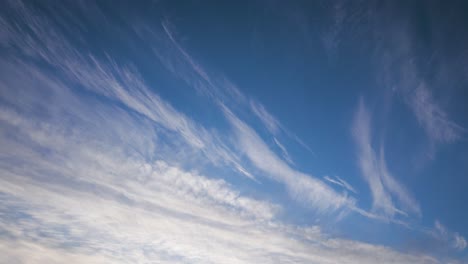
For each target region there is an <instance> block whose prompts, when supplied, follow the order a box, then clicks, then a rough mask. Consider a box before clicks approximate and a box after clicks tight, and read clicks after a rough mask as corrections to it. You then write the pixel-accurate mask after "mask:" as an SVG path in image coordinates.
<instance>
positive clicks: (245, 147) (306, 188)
mask: <svg viewBox="0 0 468 264" xmlns="http://www.w3.org/2000/svg"><path fill="white" fill-rule="evenodd" d="M225 114H226V117H227V118H228V120H229V121H230V123H231V124H232V126H233V128H234V130H235V134H236V137H237V139H238V142H239V148H240V150H241V151H243V152H244V154H245V155H246V156H247V157H248V158H249V160H250V161H251V162H252V163H253V164H254V165H255V166H256V167H257V168H258V169H260V170H261V171H263V172H265V173H266V175H267V176H269V177H271V178H272V179H274V180H275V181H278V182H280V183H283V184H285V185H286V186H287V188H288V190H289V191H290V192H291V194H292V196H293V197H295V198H296V199H298V200H299V201H302V202H304V203H305V204H306V205H308V206H311V207H312V208H315V209H317V210H319V211H321V212H326V211H335V210H338V209H341V208H343V207H346V206H352V205H353V204H354V203H355V201H354V199H353V198H351V197H347V196H344V195H340V194H338V193H336V192H335V191H334V190H333V189H331V188H330V187H329V186H327V185H326V184H324V183H323V182H322V181H320V180H318V179H316V178H314V177H312V176H310V175H306V174H304V173H301V172H299V171H296V170H294V169H292V168H291V167H289V165H288V164H286V163H285V162H284V161H282V160H281V159H280V158H279V157H278V156H277V155H276V154H275V153H274V152H273V151H271V150H270V148H269V147H268V146H267V144H266V143H265V142H264V141H263V140H262V139H261V138H260V136H259V135H258V134H257V133H256V132H255V131H254V130H253V129H252V128H250V127H249V126H248V125H247V124H245V123H244V122H242V121H241V120H240V119H238V118H237V117H236V116H235V115H234V114H233V113H232V112H230V111H229V110H228V109H227V108H225Z"/></svg>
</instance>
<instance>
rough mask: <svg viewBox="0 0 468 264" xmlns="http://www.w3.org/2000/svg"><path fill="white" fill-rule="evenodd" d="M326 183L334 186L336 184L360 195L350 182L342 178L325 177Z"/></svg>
mask: <svg viewBox="0 0 468 264" xmlns="http://www.w3.org/2000/svg"><path fill="white" fill-rule="evenodd" d="M323 178H324V179H325V180H326V181H329V182H331V183H333V184H336V185H338V186H341V187H343V188H345V189H346V190H348V191H350V192H353V193H356V194H357V193H358V192H357V191H356V189H355V188H354V187H353V186H351V184H349V183H348V182H346V181H345V180H343V179H342V178H340V177H338V176H335V177H333V178H332V177H330V176H325V177H323Z"/></svg>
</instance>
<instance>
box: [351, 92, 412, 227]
mask: <svg viewBox="0 0 468 264" xmlns="http://www.w3.org/2000/svg"><path fill="white" fill-rule="evenodd" d="M371 129H372V128H371V115H370V113H369V111H368V110H367V108H366V107H365V105H364V100H363V99H362V98H361V99H360V100H359V104H358V107H357V110H356V114H355V116H354V121H353V126H352V135H353V137H354V141H355V143H356V145H357V149H358V166H359V168H360V170H361V172H362V175H363V177H364V179H365V180H366V182H367V183H368V184H369V188H370V190H371V192H372V197H373V210H375V211H378V212H380V213H382V214H383V215H384V216H387V217H390V218H393V217H394V216H395V215H396V214H400V215H406V214H407V213H406V212H405V211H402V210H401V209H399V208H398V207H397V206H396V205H395V202H394V199H396V200H397V201H398V202H399V205H400V206H401V207H402V208H403V209H404V210H406V211H408V212H409V213H414V214H416V215H420V214H421V210H420V208H419V205H418V203H417V202H416V201H415V200H414V198H412V196H411V195H410V194H409V193H408V191H407V190H406V188H405V187H404V186H403V185H402V184H401V183H399V182H398V181H397V180H396V179H395V178H394V177H393V176H392V175H391V173H390V172H389V170H388V168H387V165H386V162H385V155H384V148H383V147H381V148H380V152H379V153H377V152H376V151H375V150H374V148H373V146H372V134H371Z"/></svg>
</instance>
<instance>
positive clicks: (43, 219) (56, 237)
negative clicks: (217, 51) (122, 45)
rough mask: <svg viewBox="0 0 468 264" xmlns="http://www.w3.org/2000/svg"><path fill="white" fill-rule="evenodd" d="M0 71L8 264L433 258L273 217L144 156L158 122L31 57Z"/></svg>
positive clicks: (250, 201)
mask: <svg viewBox="0 0 468 264" xmlns="http://www.w3.org/2000/svg"><path fill="white" fill-rule="evenodd" d="M1 67H2V73H8V74H7V75H3V74H2V75H1V82H0V84H1V85H0V91H1V92H2V99H3V100H6V101H8V104H5V103H2V108H1V110H0V124H1V128H2V129H1V130H0V142H1V144H2V148H1V150H0V175H1V176H0V183H1V184H0V199H1V203H0V232H1V233H2V238H1V239H0V253H1V255H2V257H3V259H4V260H6V261H9V262H28V263H42V262H48V263H63V262H64V261H68V262H72V263H80V262H86V263H110V262H112V263H135V262H149V261H156V262H159V263H187V262H190V263H226V262H228V263H275V262H277V261H281V262H282V263H314V262H317V263H336V262H340V263H375V261H376V260H377V259H379V261H380V262H382V263H386V262H387V263H394V262H395V261H397V262H398V263H438V260H437V259H434V258H431V257H429V256H424V255H418V254H409V253H401V252H397V251H394V250H391V249H389V248H386V247H383V246H377V245H371V244H366V243H360V242H356V241H352V240H345V239H339V238H333V237H331V236H328V235H326V234H324V233H323V232H322V231H321V230H320V228H319V227H316V226H312V227H296V226H293V225H287V224H283V223H281V222H278V220H277V219H276V215H277V214H278V213H280V210H281V208H280V207H279V206H278V205H275V204H272V203H270V202H268V201H263V200H258V199H254V198H252V197H249V196H247V195H243V194H241V193H240V192H239V191H237V190H236V189H235V187H234V186H231V185H230V184H228V183H227V182H225V181H224V180H222V179H216V178H213V177H207V176H203V175H200V174H198V173H195V172H193V171H186V170H184V169H182V168H180V167H178V166H175V165H171V164H170V163H169V162H167V161H164V160H160V159H159V158H160V156H158V155H156V156H155V157H152V156H151V155H152V153H154V152H156V151H162V150H164V144H167V142H166V141H165V140H158V137H157V136H155V135H158V133H160V132H159V131H160V130H159V128H158V125H157V124H159V122H155V121H154V120H153V119H151V118H147V117H146V115H140V114H139V112H138V111H137V112H136V113H135V111H132V110H131V109H129V108H128V107H127V106H126V105H122V104H120V102H113V103H109V102H105V101H102V100H98V99H96V98H95V97H93V96H84V95H83V94H80V93H79V91H76V90H74V89H73V88H72V87H71V86H74V85H73V83H66V82H64V81H60V80H58V78H55V77H49V76H48V75H46V74H45V73H46V72H44V70H43V69H40V68H38V67H36V66H34V65H30V64H26V63H21V64H16V63H12V62H5V61H3V60H2V63H1ZM25 75H27V76H29V78H25ZM18 77H22V78H19V79H18ZM84 84H85V83H84ZM84 84H83V85H84ZM103 84H105V83H103ZM111 84H112V82H110V83H109V85H111ZM13 88H14V89H13ZM34 91H36V93H35V92H34ZM18 92H19V93H21V94H23V95H27V96H23V97H17V95H18ZM44 94H48V95H49V96H47V97H46V96H44ZM13 106H14V107H13ZM31 106H33V107H32V108H31ZM37 109H42V110H41V115H40V116H37V115H35V114H36V113H37ZM239 122H240V121H239ZM155 124H156V125H155ZM239 125H242V124H239ZM183 142H185V140H183ZM188 145H189V146H191V145H190V144H188ZM164 154H169V153H168V152H166V153H164ZM19 164H21V166H19Z"/></svg>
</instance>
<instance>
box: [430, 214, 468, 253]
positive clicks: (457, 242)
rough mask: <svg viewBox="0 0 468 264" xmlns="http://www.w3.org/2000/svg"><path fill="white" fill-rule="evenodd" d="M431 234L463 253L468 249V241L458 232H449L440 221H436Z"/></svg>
mask: <svg viewBox="0 0 468 264" xmlns="http://www.w3.org/2000/svg"><path fill="white" fill-rule="evenodd" d="M431 234H432V235H433V236H434V237H436V238H437V239H439V240H441V241H443V242H445V243H448V244H449V245H450V246H451V247H452V248H454V249H456V250H459V251H462V250H464V249H465V248H466V247H467V242H466V239H465V238H464V237H463V236H461V235H460V234H459V233H457V232H452V231H450V230H448V228H447V227H445V226H444V225H443V224H442V223H441V222H440V221H439V220H435V221H434V228H433V230H432V231H431Z"/></svg>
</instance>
